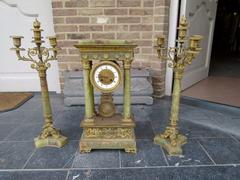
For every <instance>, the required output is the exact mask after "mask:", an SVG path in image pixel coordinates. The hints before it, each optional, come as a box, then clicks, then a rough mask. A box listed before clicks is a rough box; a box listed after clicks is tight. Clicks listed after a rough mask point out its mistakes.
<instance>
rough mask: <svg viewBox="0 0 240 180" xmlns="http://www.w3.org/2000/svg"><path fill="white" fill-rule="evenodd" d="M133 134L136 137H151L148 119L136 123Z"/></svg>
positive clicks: (152, 135) (151, 131)
mask: <svg viewBox="0 0 240 180" xmlns="http://www.w3.org/2000/svg"><path fill="white" fill-rule="evenodd" d="M135 134H136V138H137V139H151V140H152V139H153V137H154V134H153V129H152V125H151V122H150V121H140V122H137V123H136V127H135Z"/></svg>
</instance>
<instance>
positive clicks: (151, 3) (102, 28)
mask: <svg viewBox="0 0 240 180" xmlns="http://www.w3.org/2000/svg"><path fill="white" fill-rule="evenodd" d="M169 1H170V0H52V6H53V20H54V28H55V32H56V34H57V38H58V42H59V46H60V47H61V48H62V50H61V52H60V53H59V55H58V62H59V68H60V78H61V79H60V82H61V86H63V77H64V72H65V71H66V70H78V69H81V62H80V61H79V54H78V51H77V49H75V48H74V47H73V45H74V44H77V43H78V40H80V39H123V40H132V41H134V42H135V43H136V44H138V48H137V49H136V52H135V61H134V63H133V67H134V68H146V69H149V70H150V72H151V75H152V79H153V87H154V94H155V96H162V95H163V94H164V86H165V83H164V79H165V77H164V76H165V63H162V62H160V61H159V59H158V58H157V55H156V51H155V50H154V48H153V46H154V41H155V38H156V36H157V35H159V34H167V31H168V13H169Z"/></svg>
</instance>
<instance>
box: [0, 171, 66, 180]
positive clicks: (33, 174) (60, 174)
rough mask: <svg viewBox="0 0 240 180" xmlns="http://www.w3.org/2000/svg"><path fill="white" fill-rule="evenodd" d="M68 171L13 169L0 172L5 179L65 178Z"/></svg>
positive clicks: (42, 179) (50, 179) (0, 176)
mask: <svg viewBox="0 0 240 180" xmlns="http://www.w3.org/2000/svg"><path fill="white" fill-rule="evenodd" d="M66 176H67V171H11V172H0V179H3V180H65V179H66Z"/></svg>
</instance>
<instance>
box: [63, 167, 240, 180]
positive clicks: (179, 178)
mask: <svg viewBox="0 0 240 180" xmlns="http://www.w3.org/2000/svg"><path fill="white" fill-rule="evenodd" d="M239 176H240V167H239V166H236V167H233V166H228V167H217V166H215V167H211V166H210V167H177V168H176V167H174V168H153V169H152V168H137V169H106V170H105V169H104V170H103V169H101V170H100V169H98V170H91V169H89V170H73V171H70V173H69V176H68V180H73V179H74V180H82V179H88V180H95V179H107V180H122V179H124V180H160V179H164V180H173V179H174V180H183V179H184V180H203V179H204V180H226V179H229V180H238V179H239Z"/></svg>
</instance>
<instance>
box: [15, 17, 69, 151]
mask: <svg viewBox="0 0 240 180" xmlns="http://www.w3.org/2000/svg"><path fill="white" fill-rule="evenodd" d="M40 25H41V24H40V22H39V21H38V20H37V19H36V20H35V21H34V23H33V33H34V37H33V40H32V43H35V44H36V47H33V48H29V49H28V51H27V57H25V56H21V54H20V52H21V51H24V50H25V49H23V48H20V47H21V39H22V38H23V37H22V36H11V37H12V39H13V44H14V46H15V48H11V50H14V51H15V52H16V55H17V58H18V60H21V61H28V62H30V63H31V68H33V69H35V70H37V71H38V74H39V78H40V85H41V94H42V106H43V115H44V118H45V122H44V125H43V127H42V132H41V134H40V135H39V136H38V137H36V138H35V139H34V142H35V146H36V147H37V148H41V147H46V146H53V147H59V148H60V147H63V146H64V145H65V144H66V143H67V138H66V137H65V136H63V135H61V133H60V130H59V129H56V128H54V127H53V120H52V109H51V105H50V99H49V92H48V84H47V78H46V76H47V74H46V71H47V69H48V68H50V66H51V65H50V63H49V62H50V61H53V60H56V56H57V51H58V48H57V40H56V37H55V36H51V37H48V39H49V43H50V45H51V47H52V48H46V47H43V46H41V45H42V43H44V41H43V40H42V37H41V32H42V31H43V30H42V29H40V27H41V26H40ZM51 52H52V53H51ZM35 57H37V58H38V60H35V59H34V58H35Z"/></svg>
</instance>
